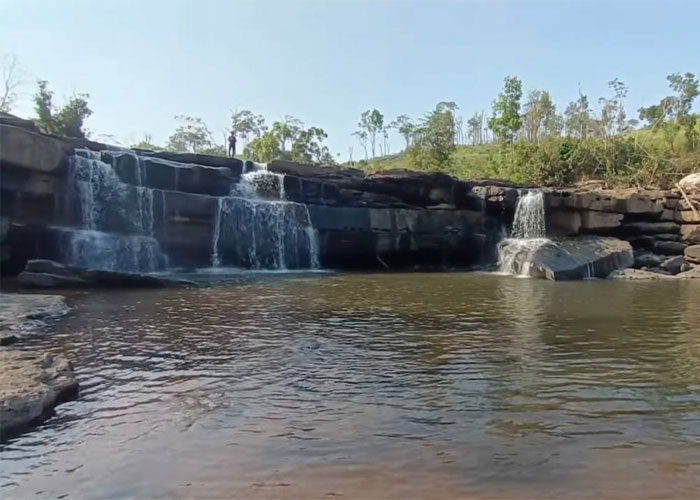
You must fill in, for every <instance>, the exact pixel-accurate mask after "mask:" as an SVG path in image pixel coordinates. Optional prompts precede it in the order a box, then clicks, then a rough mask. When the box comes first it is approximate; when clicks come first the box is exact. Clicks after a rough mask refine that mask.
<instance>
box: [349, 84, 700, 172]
mask: <svg viewBox="0 0 700 500" xmlns="http://www.w3.org/2000/svg"><path fill="white" fill-rule="evenodd" d="M667 81H668V83H669V87H670V90H671V91H672V95H669V96H667V97H664V98H663V99H662V100H661V101H660V102H659V103H658V104H653V105H651V106H648V107H642V108H640V109H639V110H638V116H639V119H638V120H637V119H635V118H629V117H628V115H627V111H626V109H625V98H626V97H627V93H628V87H627V85H626V84H625V83H624V82H623V81H621V80H619V79H617V78H616V79H613V80H611V81H610V82H608V87H609V89H610V94H609V95H608V96H604V97H601V98H599V99H598V108H597V109H594V108H593V106H592V105H591V104H590V99H589V97H588V96H587V95H585V94H584V93H583V92H581V91H579V96H578V98H577V99H576V100H574V101H572V102H571V103H569V104H568V106H567V107H566V108H565V109H564V112H563V113H560V112H558V110H557V108H556V105H555V104H554V102H553V99H552V96H551V94H550V93H549V92H548V91H546V90H538V89H533V90H530V91H529V92H528V93H527V97H526V99H525V101H524V102H523V86H522V81H521V80H520V79H519V78H517V77H513V76H508V77H506V78H505V81H504V85H503V89H502V90H501V92H500V93H499V94H498V96H497V97H496V98H495V99H494V101H493V103H492V107H491V113H490V117H488V118H487V117H486V113H485V112H479V113H474V114H473V115H472V116H471V117H470V118H469V119H468V120H467V121H466V123H465V122H464V120H463V119H462V118H461V117H458V116H457V115H456V111H457V109H458V107H457V105H456V104H455V103H454V102H441V103H439V104H438V105H437V106H436V108H435V109H434V110H433V111H431V112H430V113H428V114H426V115H425V116H424V117H423V118H422V119H420V120H417V121H413V120H411V118H410V117H408V116H406V115H400V116H399V117H397V118H396V120H394V121H392V122H389V123H387V124H386V125H385V121H384V117H383V115H382V114H381V112H379V111H378V110H376V109H374V110H369V111H366V112H364V113H362V115H361V119H360V122H359V124H358V130H357V131H356V132H355V133H354V134H353V135H355V136H356V137H357V138H358V140H359V142H360V145H361V146H362V147H363V149H364V151H365V160H363V161H360V162H359V165H360V166H363V165H364V166H367V167H368V168H377V167H379V168H381V167H397V166H406V167H409V168H413V169H418V170H438V171H443V172H447V173H450V174H453V175H457V176H459V177H463V178H475V177H491V178H505V179H510V180H513V181H516V182H525V183H538V184H568V183H572V182H575V181H580V180H586V179H603V180H605V181H607V182H609V183H610V184H640V185H641V184H643V185H667V184H670V183H672V182H673V181H674V180H676V179H677V178H678V177H680V176H682V175H684V174H686V173H688V172H690V171H693V170H698V168H700V152H699V151H698V149H699V143H700V140H699V134H700V119H699V117H698V115H697V114H694V113H692V112H691V110H692V105H693V102H694V100H695V98H696V97H697V96H698V93H699V89H698V79H697V78H696V77H695V75H693V74H692V73H685V74H680V73H674V74H672V75H669V76H668V77H667ZM392 128H393V129H395V130H396V131H397V132H398V133H399V134H400V135H401V136H403V138H404V140H405V144H406V149H405V151H404V153H403V154H401V155H400V156H399V157H398V158H394V159H389V161H387V160H386V159H379V160H370V156H369V151H368V148H367V143H368V142H369V143H370V144H371V148H370V150H371V155H372V156H371V158H372V159H374V158H375V148H374V144H375V142H376V137H380V138H384V140H385V141H386V137H387V135H388V131H389V130H391V129H392ZM384 144H386V142H385V143H384ZM466 144H469V147H461V148H460V147H458V146H460V145H466ZM386 152H387V149H386V146H385V148H384V151H382V150H381V149H380V153H386Z"/></svg>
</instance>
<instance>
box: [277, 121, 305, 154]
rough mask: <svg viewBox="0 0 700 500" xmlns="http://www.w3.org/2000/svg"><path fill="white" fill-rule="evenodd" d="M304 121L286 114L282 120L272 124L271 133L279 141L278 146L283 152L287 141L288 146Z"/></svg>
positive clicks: (301, 127) (300, 129)
mask: <svg viewBox="0 0 700 500" xmlns="http://www.w3.org/2000/svg"><path fill="white" fill-rule="evenodd" d="M303 127H304V123H303V122H302V121H301V120H299V119H298V118H294V117H293V116H289V115H286V116H285V117H284V118H283V119H282V121H278V122H275V123H273V124H272V133H273V134H275V136H276V137H277V139H278V140H279V143H280V148H281V150H282V151H283V152H285V151H287V143H288V142H289V146H290V147H291V145H292V144H293V142H294V139H295V138H296V137H297V136H298V135H299V133H300V132H301V131H302V130H303Z"/></svg>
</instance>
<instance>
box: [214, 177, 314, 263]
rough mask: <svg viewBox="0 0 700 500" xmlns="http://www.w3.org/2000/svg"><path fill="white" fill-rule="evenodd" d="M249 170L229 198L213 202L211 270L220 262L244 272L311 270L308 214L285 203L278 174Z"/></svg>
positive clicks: (296, 205)
mask: <svg viewBox="0 0 700 500" xmlns="http://www.w3.org/2000/svg"><path fill="white" fill-rule="evenodd" d="M252 165H253V170H251V171H248V172H245V173H244V174H243V175H242V176H241V181H240V182H239V183H238V184H237V185H234V186H233V188H232V189H231V193H230V195H229V196H225V197H222V198H219V200H218V210H217V214H216V217H215V220H214V229H213V232H212V252H211V255H212V258H211V264H212V267H221V266H222V265H223V263H224V262H223V261H224V260H225V261H226V264H229V265H231V264H232V265H234V266H237V267H245V268H249V269H279V270H282V269H304V268H306V269H317V268H318V267H319V257H318V241H317V235H316V231H315V230H314V229H313V226H312V224H311V217H310V216H309V209H308V208H307V206H306V205H305V204H303V203H295V202H291V201H287V200H286V193H285V190H284V175H283V174H278V173H275V172H269V171H268V170H267V167H266V165H260V164H252ZM222 249H223V252H222ZM222 254H223V255H222Z"/></svg>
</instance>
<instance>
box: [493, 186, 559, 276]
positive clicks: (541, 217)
mask: <svg viewBox="0 0 700 500" xmlns="http://www.w3.org/2000/svg"><path fill="white" fill-rule="evenodd" d="M545 234H546V228H545V211H544V192H543V191H536V190H532V191H525V192H520V196H519V197H518V203H517V205H516V207H515V216H514V218H513V229H512V231H511V237H510V238H507V239H505V240H503V241H501V243H500V244H499V245H498V268H499V270H500V271H501V272H504V273H507V274H514V275H516V276H528V275H529V272H528V271H529V268H530V263H531V262H532V258H533V256H534V254H535V253H536V252H537V250H538V249H540V248H541V247H542V246H543V245H546V244H547V243H549V242H550V240H548V239H547V238H546V237H545Z"/></svg>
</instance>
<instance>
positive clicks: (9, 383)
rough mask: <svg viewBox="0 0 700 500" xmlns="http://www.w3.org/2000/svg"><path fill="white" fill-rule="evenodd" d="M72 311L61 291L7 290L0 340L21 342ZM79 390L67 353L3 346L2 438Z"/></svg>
mask: <svg viewBox="0 0 700 500" xmlns="http://www.w3.org/2000/svg"><path fill="white" fill-rule="evenodd" d="M67 312H68V306H67V305H66V302H65V299H64V298H63V297H61V296H58V295H38V294H31V295H29V294H26V295H25V294H8V293H3V294H1V295H0V340H2V341H1V342H0V344H2V345H3V346H4V345H8V344H10V343H17V342H21V340H22V338H23V337H24V336H25V335H29V334H36V333H37V332H39V330H40V329H41V328H42V327H44V326H46V324H47V322H49V321H53V320H56V319H58V318H60V317H62V316H64V315H65V314H66V313H67ZM8 339H11V340H12V342H8V341H7V340H8ZM77 393H78V383H77V381H76V379H75V376H74V374H73V370H72V367H71V366H70V363H69V362H68V361H67V360H66V359H65V358H64V357H62V356H57V355H53V354H50V353H42V352H36V351H17V350H13V349H8V348H6V347H2V348H0V441H3V440H5V439H7V438H9V437H10V436H12V435H14V434H15V433H16V432H18V431H21V430H22V429H23V428H24V427H26V426H28V425H29V424H32V423H35V422H37V421H39V420H41V419H42V418H44V417H45V416H47V415H48V414H49V412H50V411H51V410H52V409H53V408H54V407H55V406H56V405H57V404H59V403H60V402H62V401H64V400H66V399H70V398H73V397H75V396H77Z"/></svg>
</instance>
